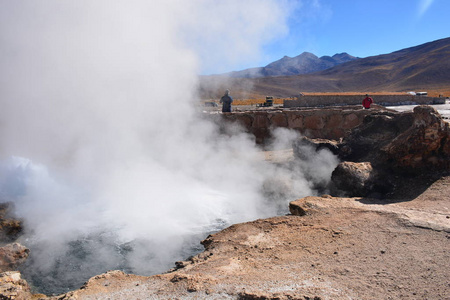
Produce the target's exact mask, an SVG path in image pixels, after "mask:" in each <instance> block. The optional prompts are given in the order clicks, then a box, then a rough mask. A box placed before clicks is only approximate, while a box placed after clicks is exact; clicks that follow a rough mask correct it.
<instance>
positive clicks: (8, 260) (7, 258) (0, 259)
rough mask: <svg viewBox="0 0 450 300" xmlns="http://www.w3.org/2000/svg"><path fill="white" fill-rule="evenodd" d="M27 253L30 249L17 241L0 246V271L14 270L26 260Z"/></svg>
mask: <svg viewBox="0 0 450 300" xmlns="http://www.w3.org/2000/svg"><path fill="white" fill-rule="evenodd" d="M29 253H30V249H28V248H27V247H25V246H23V245H21V244H19V243H12V244H8V245H6V246H3V247H0V272H5V271H14V270H16V269H17V267H18V266H19V265H20V264H22V263H24V262H25V261H26V259H27V258H28V254H29Z"/></svg>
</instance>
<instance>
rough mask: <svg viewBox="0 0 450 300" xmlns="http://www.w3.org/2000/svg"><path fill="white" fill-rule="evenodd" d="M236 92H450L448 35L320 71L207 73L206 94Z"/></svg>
mask: <svg viewBox="0 0 450 300" xmlns="http://www.w3.org/2000/svg"><path fill="white" fill-rule="evenodd" d="M226 88H228V89H230V90H231V91H232V95H233V96H234V97H235V98H249V97H260V96H264V95H272V96H275V97H291V96H294V95H297V94H298V93H299V92H335V93H338V92H380V91H383V92H403V91H411V90H413V91H422V90H425V91H434V92H436V93H441V94H444V96H450V38H445V39H440V40H436V41H433V42H429V43H425V44H422V45H419V46H415V47H411V48H406V49H402V50H399V51H396V52H392V53H389V54H383V55H377V56H371V57H366V58H361V59H358V60H354V61H350V62H347V63H343V64H340V65H337V66H335V67H333V68H330V69H326V70H323V71H320V72H316V73H311V74H303V75H294V76H277V77H263V78H253V79H251V78H248V79H247V78H230V77H227V76H203V77H201V78H200V84H199V90H200V94H201V97H202V98H203V99H209V98H217V97H219V96H221V94H222V93H223V90H224V89H226Z"/></svg>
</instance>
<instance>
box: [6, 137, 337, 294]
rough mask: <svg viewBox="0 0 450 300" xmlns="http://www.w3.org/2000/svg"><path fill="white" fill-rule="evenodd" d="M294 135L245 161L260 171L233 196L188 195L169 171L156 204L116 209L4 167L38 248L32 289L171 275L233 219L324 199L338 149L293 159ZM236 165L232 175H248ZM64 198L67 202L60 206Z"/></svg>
mask: <svg viewBox="0 0 450 300" xmlns="http://www.w3.org/2000/svg"><path fill="white" fill-rule="evenodd" d="M291 138H294V136H288V137H285V139H284V140H283V141H282V142H281V146H280V145H278V146H277V147H278V148H277V149H273V150H270V151H262V150H258V151H255V152H254V153H252V154H251V155H250V156H249V155H248V154H246V155H245V159H246V160H248V162H247V163H249V165H247V166H246V168H256V169H255V170H253V171H251V173H247V174H245V176H244V177H245V178H246V179H247V176H249V174H251V176H252V178H254V180H251V181H249V180H246V181H244V180H243V179H242V178H244V177H242V178H239V177H238V178H237V179H238V181H237V182H236V183H234V184H235V185H236V186H235V187H234V188H231V189H230V188H228V186H226V185H225V187H227V188H228V190H227V189H223V188H222V187H221V185H220V182H218V181H217V180H213V181H212V183H213V185H212V187H211V186H209V185H208V186H207V185H205V184H204V183H205V182H204V181H203V180H202V181H201V182H200V183H198V182H197V183H195V182H196V181H192V180H191V178H189V180H188V182H187V184H188V186H189V189H186V187H185V186H184V183H183V181H184V180H186V178H184V176H180V175H179V174H175V173H170V174H168V175H169V177H168V178H167V180H171V181H172V182H171V184H170V186H166V187H164V189H163V190H164V191H165V192H166V195H160V196H161V198H160V199H159V201H151V202H150V203H148V200H145V198H144V199H136V200H133V201H131V202H129V201H121V199H120V201H117V202H113V203H112V204H113V205H110V204H108V202H102V201H98V200H97V201H92V200H89V199H90V198H92V195H90V194H89V191H82V192H80V191H78V190H77V191H74V190H73V187H71V186H66V185H64V184H62V183H61V182H60V181H58V180H56V179H54V178H53V176H52V174H51V172H50V170H49V169H47V168H46V167H45V166H43V165H39V164H34V163H33V162H31V161H30V160H27V159H24V158H18V157H15V158H12V159H10V160H9V161H7V162H3V165H1V166H0V167H1V171H2V173H3V174H4V176H3V178H1V180H3V181H4V182H0V184H2V187H3V188H4V187H5V186H6V184H7V186H9V190H8V189H3V192H4V194H5V195H6V196H8V197H9V198H11V199H13V200H14V202H15V206H16V209H17V214H18V216H20V217H21V218H23V219H24V227H25V234H24V235H23V236H22V237H20V238H19V240H18V242H20V243H21V244H23V245H25V246H26V247H28V248H29V249H30V250H31V252H30V256H29V258H28V260H27V261H26V262H25V264H23V265H22V266H20V268H19V271H20V272H21V273H22V274H23V278H24V279H25V280H27V282H28V283H29V284H30V286H32V289H33V291H34V292H38V293H43V294H46V295H57V294H61V293H66V292H68V291H70V290H74V289H77V288H80V287H81V286H82V285H83V284H84V282H86V281H87V280H88V279H89V278H91V277H93V276H95V275H98V274H101V273H104V272H106V271H109V270H122V271H124V272H125V273H133V274H138V275H145V276H149V275H154V274H159V273H164V272H166V271H168V270H169V269H171V268H174V267H175V262H176V261H182V260H186V259H188V258H189V257H190V256H193V255H196V254H198V253H200V252H201V251H203V249H204V248H203V246H202V245H201V243H200V242H201V241H202V240H203V239H205V238H206V237H207V236H208V235H209V234H212V233H215V232H217V231H220V230H222V229H224V228H226V227H228V226H230V225H232V224H235V223H240V222H246V221H251V220H255V219H258V218H266V217H272V216H278V215H284V214H286V213H288V203H289V202H290V201H292V200H295V199H297V198H299V197H304V196H308V195H316V194H319V193H323V186H325V185H326V183H327V182H328V181H329V178H331V172H332V170H333V169H334V167H335V165H337V159H336V158H335V157H334V156H333V155H332V154H331V153H329V152H326V151H325V152H323V153H318V154H317V155H316V154H314V153H315V152H314V151H312V150H311V149H305V151H306V153H308V155H310V157H311V159H310V160H309V161H301V160H298V161H297V160H295V161H294V156H293V151H292V148H291V149H289V148H288V147H286V146H285V144H286V143H288V144H290V143H291ZM233 155H236V153H234V154H233ZM240 163H241V164H242V163H243V162H242V161H240ZM236 167H237V166H234V167H233V168H232V172H243V170H245V168H244V169H242V170H240V169H239V168H241V167H242V166H239V168H238V169H235V168H236ZM262 168H263V169H264V170H263V169H262ZM134 171H136V170H134ZM160 171H161V170H160ZM255 171H257V172H255ZM141 175H142V174H141ZM144 175H145V176H151V174H147V173H145V174H144ZM158 175H159V177H158V178H159V180H161V182H160V184H162V183H164V182H165V180H162V179H161V178H160V177H164V176H163V175H162V174H161V173H159V174H158ZM1 180H0V181H1ZM134 180H137V179H136V178H134ZM154 180H157V179H154ZM5 182H6V183H5ZM133 182H134V181H133ZM173 182H178V183H177V185H176V186H177V188H179V189H180V190H182V191H183V197H182V198H183V201H181V202H179V201H178V202H177V201H176V200H175V199H176V198H177V197H179V196H180V195H179V193H178V190H177V188H175V189H173V188H172V190H170V187H172V186H173ZM228 183H229V182H226V184H228ZM122 184H125V183H122ZM196 184H198V186H196ZM319 190H320V191H319ZM146 191H147V190H145V189H144V192H146ZM115 192H117V191H115ZM126 193H127V194H128V193H131V194H132V193H133V191H130V190H126ZM149 193H150V195H151V192H149ZM5 195H3V196H5ZM68 195H69V196H68ZM108 196H110V195H108ZM120 196H121V197H122V196H123V195H120ZM139 196H141V194H139ZM60 197H63V198H64V197H67V198H66V199H64V201H62V202H61V199H60ZM197 198H199V199H197ZM202 198H203V199H202ZM251 199H253V200H251ZM110 201H112V200H110ZM114 201H116V200H114ZM185 203H187V206H184V204H185ZM180 208H181V209H180ZM190 214H192V215H193V216H189V215H190ZM130 220H131V222H130Z"/></svg>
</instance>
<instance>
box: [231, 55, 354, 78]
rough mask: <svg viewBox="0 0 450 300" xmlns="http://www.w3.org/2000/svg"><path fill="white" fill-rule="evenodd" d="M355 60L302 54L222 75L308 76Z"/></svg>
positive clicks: (253, 76) (248, 76)
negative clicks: (263, 65)
mask: <svg viewBox="0 0 450 300" xmlns="http://www.w3.org/2000/svg"><path fill="white" fill-rule="evenodd" d="M355 59H357V57H354V56H351V55H349V54H347V53H340V54H335V55H333V56H322V57H320V58H319V57H317V56H316V55H314V54H312V53H309V52H303V53H302V54H300V55H298V56H296V57H289V56H285V57H283V58H282V59H280V60H277V61H274V62H272V63H270V64H268V65H267V66H265V67H259V68H251V69H245V70H242V71H234V72H230V73H226V74H223V75H226V76H230V77H237V78H258V77H267V76H289V75H299V74H308V73H313V72H317V71H322V70H326V69H329V68H332V67H334V66H337V65H339V64H342V63H345V62H349V61H352V60H355Z"/></svg>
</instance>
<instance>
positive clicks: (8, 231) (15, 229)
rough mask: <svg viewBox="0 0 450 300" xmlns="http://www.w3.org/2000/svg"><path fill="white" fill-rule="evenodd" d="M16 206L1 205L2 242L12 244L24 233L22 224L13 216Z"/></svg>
mask: <svg viewBox="0 0 450 300" xmlns="http://www.w3.org/2000/svg"><path fill="white" fill-rule="evenodd" d="M13 209H14V205H13V204H12V203H9V202H7V203H0V241H2V242H11V241H14V240H16V239H17V237H18V236H19V235H20V234H21V233H22V229H23V228H22V222H21V221H20V220H18V219H16V218H14V217H13V216H12V211H13Z"/></svg>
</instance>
